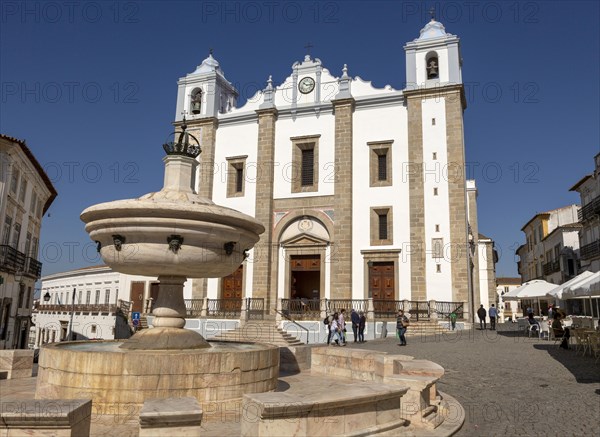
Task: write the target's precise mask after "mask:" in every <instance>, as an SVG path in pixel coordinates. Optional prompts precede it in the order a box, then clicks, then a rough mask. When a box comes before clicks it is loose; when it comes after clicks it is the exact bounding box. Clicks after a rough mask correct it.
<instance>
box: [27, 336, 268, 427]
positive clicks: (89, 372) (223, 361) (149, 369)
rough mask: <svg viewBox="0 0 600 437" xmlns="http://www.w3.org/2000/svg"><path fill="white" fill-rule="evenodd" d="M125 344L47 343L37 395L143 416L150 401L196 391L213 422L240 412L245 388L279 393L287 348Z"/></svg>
mask: <svg viewBox="0 0 600 437" xmlns="http://www.w3.org/2000/svg"><path fill="white" fill-rule="evenodd" d="M121 344H122V342H121V341H99V342H67V343H57V344H51V345H47V346H44V349H43V353H42V354H41V355H40V362H39V376H38V384H37V390H36V394H35V397H36V399H82V398H91V399H93V408H94V414H112V415H119V416H123V415H125V416H135V417H137V415H138V413H139V409H140V408H141V407H142V404H143V403H144V400H146V399H150V398H168V397H185V396H193V397H195V398H196V399H198V401H199V402H200V403H201V404H202V406H203V410H204V417H205V418H206V419H207V420H211V419H213V418H217V417H219V416H220V414H221V412H226V411H227V412H230V414H233V413H234V412H236V411H237V412H238V413H239V411H240V408H241V398H242V396H243V395H244V393H262V392H266V391H273V390H275V388H276V385H277V378H278V375H279V348H278V347H276V346H271V345H266V344H256V343H254V344H250V343H228V342H227V343H226V342H211V346H212V347H211V348H208V349H192V350H169V351H165V350H126V349H122V348H119V346H120V345H121Z"/></svg>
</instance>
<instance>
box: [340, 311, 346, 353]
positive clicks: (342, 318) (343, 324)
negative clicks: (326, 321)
mask: <svg viewBox="0 0 600 437" xmlns="http://www.w3.org/2000/svg"><path fill="white" fill-rule="evenodd" d="M345 312H346V310H345V309H344V308H342V309H341V310H340V317H339V319H338V325H339V326H340V340H341V341H342V342H343V343H344V345H345V344H346V314H344V313H345Z"/></svg>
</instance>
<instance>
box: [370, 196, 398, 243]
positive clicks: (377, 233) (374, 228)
mask: <svg viewBox="0 0 600 437" xmlns="http://www.w3.org/2000/svg"><path fill="white" fill-rule="evenodd" d="M392 223H393V217H392V207H391V206H386V207H377V208H371V246H385V245H389V244H394V242H393V233H392V230H393V226H392Z"/></svg>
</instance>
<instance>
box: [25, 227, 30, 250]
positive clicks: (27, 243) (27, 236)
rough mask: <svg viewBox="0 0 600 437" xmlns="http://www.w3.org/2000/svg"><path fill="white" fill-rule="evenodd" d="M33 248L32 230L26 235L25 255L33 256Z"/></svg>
mask: <svg viewBox="0 0 600 437" xmlns="http://www.w3.org/2000/svg"><path fill="white" fill-rule="evenodd" d="M30 250H31V232H27V234H26V236H25V256H31V254H30V253H29V251H30Z"/></svg>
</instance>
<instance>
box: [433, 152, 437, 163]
mask: <svg viewBox="0 0 600 437" xmlns="http://www.w3.org/2000/svg"><path fill="white" fill-rule="evenodd" d="M433 160H434V161H436V160H437V152H433Z"/></svg>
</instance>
